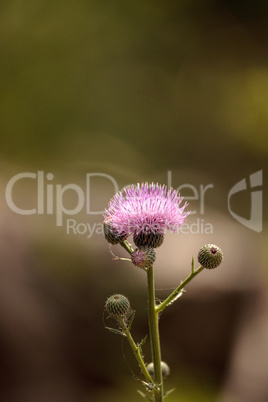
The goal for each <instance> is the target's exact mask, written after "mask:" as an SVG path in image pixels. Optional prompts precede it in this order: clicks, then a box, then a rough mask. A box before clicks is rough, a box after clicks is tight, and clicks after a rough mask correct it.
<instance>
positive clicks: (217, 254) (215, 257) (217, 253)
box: [197, 244, 223, 269]
mask: <svg viewBox="0 0 268 402" xmlns="http://www.w3.org/2000/svg"><path fill="white" fill-rule="evenodd" d="M197 259H198V262H199V264H200V265H202V267H204V268H207V269H212V268H217V267H218V266H219V265H220V263H221V262H222V259H223V253H222V251H221V249H220V248H219V247H218V246H215V244H206V245H205V246H203V247H202V248H201V249H200V250H199V252H198V257H197Z"/></svg>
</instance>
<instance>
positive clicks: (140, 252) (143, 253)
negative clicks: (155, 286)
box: [131, 247, 156, 269]
mask: <svg viewBox="0 0 268 402" xmlns="http://www.w3.org/2000/svg"><path fill="white" fill-rule="evenodd" d="M155 258H156V256H155V251H154V250H153V248H150V247H141V248H136V250H134V251H133V253H132V254H131V260H132V262H133V264H134V265H136V267H140V268H143V269H146V268H150V267H151V266H152V265H153V263H154V262H155Z"/></svg>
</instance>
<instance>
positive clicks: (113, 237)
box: [103, 221, 127, 244]
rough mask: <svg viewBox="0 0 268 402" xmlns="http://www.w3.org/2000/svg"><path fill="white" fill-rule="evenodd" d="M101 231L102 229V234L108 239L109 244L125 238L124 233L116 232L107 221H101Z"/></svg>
mask: <svg viewBox="0 0 268 402" xmlns="http://www.w3.org/2000/svg"><path fill="white" fill-rule="evenodd" d="M103 231H104V236H105V239H106V240H107V241H108V243H111V244H117V243H120V242H122V241H124V240H126V238H127V235H126V234H121V235H120V234H118V233H117V232H116V231H115V230H114V229H113V227H112V225H111V224H109V223H107V222H105V221H104V222H103Z"/></svg>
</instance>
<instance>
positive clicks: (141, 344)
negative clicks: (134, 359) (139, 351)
mask: <svg viewBox="0 0 268 402" xmlns="http://www.w3.org/2000/svg"><path fill="white" fill-rule="evenodd" d="M146 340H147V335H145V337H144V338H143V339H142V340H141V341H140V343H139V345H138V346H139V348H141V347H142V346H143V345H144V344H145V342H146Z"/></svg>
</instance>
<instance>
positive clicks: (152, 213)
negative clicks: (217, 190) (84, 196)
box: [104, 183, 190, 248]
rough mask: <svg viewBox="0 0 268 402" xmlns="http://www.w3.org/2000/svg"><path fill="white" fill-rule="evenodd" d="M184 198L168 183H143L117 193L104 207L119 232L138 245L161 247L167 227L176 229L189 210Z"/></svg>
mask: <svg viewBox="0 0 268 402" xmlns="http://www.w3.org/2000/svg"><path fill="white" fill-rule="evenodd" d="M182 200H183V198H182V197H180V195H179V194H178V193H177V191H175V190H174V189H173V188H170V189H169V190H167V187H166V186H165V185H159V184H154V183H152V184H148V183H142V184H137V185H136V186H131V187H129V188H127V189H125V190H124V194H123V193H122V192H120V191H119V192H118V193H116V194H115V196H114V197H113V198H112V199H111V201H110V204H109V208H108V209H107V210H105V214H104V222H109V225H111V226H112V228H113V230H114V231H115V233H117V234H118V235H120V236H122V235H126V236H127V237H128V236H130V235H133V240H134V243H135V244H136V246H137V247H143V246H148V247H152V248H155V247H159V246H160V245H161V244H162V243H163V240H164V234H165V232H166V230H170V231H172V232H175V231H177V230H178V229H179V228H180V227H181V225H182V224H183V222H184V221H185V219H186V217H187V216H188V215H189V213H190V212H184V209H185V207H186V206H187V205H188V204H187V203H185V204H184V205H183V206H182V207H180V204H181V202H182Z"/></svg>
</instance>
